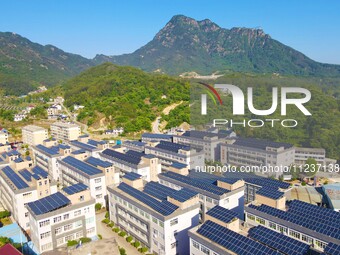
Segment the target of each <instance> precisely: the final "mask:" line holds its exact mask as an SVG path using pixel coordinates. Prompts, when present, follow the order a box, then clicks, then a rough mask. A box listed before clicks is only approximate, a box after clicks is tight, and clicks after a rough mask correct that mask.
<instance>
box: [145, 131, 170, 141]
mask: <svg viewBox="0 0 340 255" xmlns="http://www.w3.org/2000/svg"><path fill="white" fill-rule="evenodd" d="M160 141H167V142H172V135H166V134H153V133H143V134H142V142H143V143H147V142H160Z"/></svg>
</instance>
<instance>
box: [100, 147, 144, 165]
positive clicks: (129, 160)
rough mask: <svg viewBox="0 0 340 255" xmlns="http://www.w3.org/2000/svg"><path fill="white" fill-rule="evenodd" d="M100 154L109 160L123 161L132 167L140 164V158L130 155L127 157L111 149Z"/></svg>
mask: <svg viewBox="0 0 340 255" xmlns="http://www.w3.org/2000/svg"><path fill="white" fill-rule="evenodd" d="M102 154H104V155H106V156H108V157H109V158H113V159H114V160H119V161H123V162H126V163H129V164H133V165H138V164H139V162H140V158H138V157H133V156H132V155H127V154H124V153H121V152H118V151H114V150H111V149H106V150H104V151H103V152H102Z"/></svg>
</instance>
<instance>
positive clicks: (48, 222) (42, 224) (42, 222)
mask: <svg viewBox="0 0 340 255" xmlns="http://www.w3.org/2000/svg"><path fill="white" fill-rule="evenodd" d="M25 217H26V213H25ZM48 225H50V220H44V221H40V222H39V226H40V227H44V226H48Z"/></svg>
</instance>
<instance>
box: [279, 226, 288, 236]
mask: <svg viewBox="0 0 340 255" xmlns="http://www.w3.org/2000/svg"><path fill="white" fill-rule="evenodd" d="M277 229H278V230H279V231H280V232H281V233H286V234H287V228H286V227H282V226H280V225H278V226H277Z"/></svg>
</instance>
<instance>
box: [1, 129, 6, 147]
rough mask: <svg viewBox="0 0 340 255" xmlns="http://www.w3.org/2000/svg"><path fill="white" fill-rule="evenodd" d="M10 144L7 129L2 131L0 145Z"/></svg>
mask: <svg viewBox="0 0 340 255" xmlns="http://www.w3.org/2000/svg"><path fill="white" fill-rule="evenodd" d="M7 143H8V132H7V130H6V129H1V130H0V144H7Z"/></svg>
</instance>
